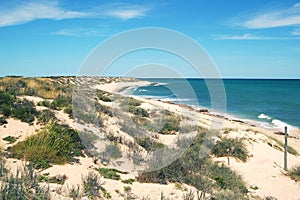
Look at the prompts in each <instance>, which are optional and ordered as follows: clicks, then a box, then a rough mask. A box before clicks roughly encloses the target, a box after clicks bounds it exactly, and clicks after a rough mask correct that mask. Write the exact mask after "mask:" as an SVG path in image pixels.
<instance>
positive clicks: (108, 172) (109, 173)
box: [96, 168, 120, 180]
mask: <svg viewBox="0 0 300 200" xmlns="http://www.w3.org/2000/svg"><path fill="white" fill-rule="evenodd" d="M96 170H97V171H98V172H99V173H100V174H101V175H102V176H103V177H104V178H107V179H113V180H120V175H119V174H118V173H120V171H118V170H116V169H109V168H98V169H96Z"/></svg>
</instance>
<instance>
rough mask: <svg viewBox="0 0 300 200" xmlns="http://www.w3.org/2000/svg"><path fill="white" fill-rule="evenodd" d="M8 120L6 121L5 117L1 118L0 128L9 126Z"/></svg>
mask: <svg viewBox="0 0 300 200" xmlns="http://www.w3.org/2000/svg"><path fill="white" fill-rule="evenodd" d="M7 123H8V122H7V120H6V119H5V117H0V126H2V125H4V124H7Z"/></svg>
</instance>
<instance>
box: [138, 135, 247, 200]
mask: <svg viewBox="0 0 300 200" xmlns="http://www.w3.org/2000/svg"><path fill="white" fill-rule="evenodd" d="M204 137H205V136H204V135H198V136H196V137H195V138H194V142H193V143H192V144H191V145H190V147H189V149H187V150H186V152H185V153H184V154H183V155H182V156H181V157H180V158H179V159H177V160H176V161H174V162H173V163H171V164H170V165H168V166H167V167H164V168H162V169H159V170H157V171H153V172H143V173H140V174H139V176H138V177H137V181H139V182H152V183H163V184H165V183H167V182H173V183H176V182H178V183H186V184H188V185H191V186H194V187H195V188H196V189H198V190H199V191H201V192H202V196H203V197H205V194H206V193H210V194H211V193H212V191H214V190H218V191H220V190H230V191H232V192H234V193H235V194H238V195H241V196H244V195H245V194H246V193H247V192H248V190H247V187H246V186H245V183H244V181H243V180H242V178H241V176H240V175H238V174H237V173H236V172H234V171H233V170H231V169H230V168H229V167H226V166H224V165H221V166H219V165H218V164H216V163H214V162H213V161H212V160H211V159H210V157H209V156H205V155H206V154H203V155H204V156H200V155H201V154H202V153H201V152H202V150H203V145H204V144H208V143H209V141H205V139H204ZM204 141H205V143H204ZM204 153H205V152H204Z"/></svg>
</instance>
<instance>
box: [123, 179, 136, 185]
mask: <svg viewBox="0 0 300 200" xmlns="http://www.w3.org/2000/svg"><path fill="white" fill-rule="evenodd" d="M134 181H135V180H134V179H133V178H130V179H126V180H122V183H125V184H130V185H132V183H133V182H134Z"/></svg>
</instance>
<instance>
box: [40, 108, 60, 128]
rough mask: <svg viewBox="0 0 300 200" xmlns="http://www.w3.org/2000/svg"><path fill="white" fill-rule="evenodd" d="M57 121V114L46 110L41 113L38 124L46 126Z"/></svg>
mask: <svg viewBox="0 0 300 200" xmlns="http://www.w3.org/2000/svg"><path fill="white" fill-rule="evenodd" d="M55 120H56V117H55V114H54V112H52V111H51V110H47V109H46V110H43V111H41V112H40V113H39V117H38V123H40V124H42V125H45V124H47V123H49V122H50V121H55Z"/></svg>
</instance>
